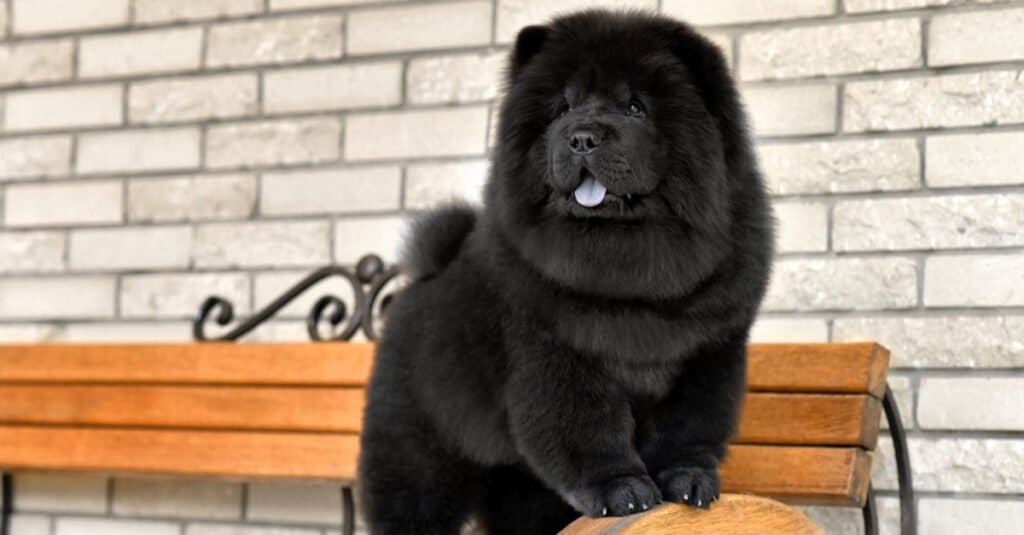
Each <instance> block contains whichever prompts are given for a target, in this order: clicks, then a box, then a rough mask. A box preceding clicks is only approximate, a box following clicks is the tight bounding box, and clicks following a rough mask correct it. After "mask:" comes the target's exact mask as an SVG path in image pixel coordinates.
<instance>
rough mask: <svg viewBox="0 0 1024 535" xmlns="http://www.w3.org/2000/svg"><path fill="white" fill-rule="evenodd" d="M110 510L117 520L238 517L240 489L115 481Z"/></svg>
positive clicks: (224, 484)
mask: <svg viewBox="0 0 1024 535" xmlns="http://www.w3.org/2000/svg"><path fill="white" fill-rule="evenodd" d="M112 510H113V513H114V514H115V515H120V516H150V517H161V518H164V517H174V518H189V519H194V518H215V519H223V520H239V519H241V517H242V485H241V484H240V483H227V482H222V481H209V480H163V479H133V478H119V479H116V480H115V481H114V494H113V505H112Z"/></svg>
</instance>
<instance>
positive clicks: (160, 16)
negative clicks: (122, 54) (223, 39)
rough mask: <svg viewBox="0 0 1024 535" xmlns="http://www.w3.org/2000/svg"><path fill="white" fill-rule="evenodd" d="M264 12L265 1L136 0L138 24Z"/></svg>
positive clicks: (135, 10) (136, 20)
mask: <svg viewBox="0 0 1024 535" xmlns="http://www.w3.org/2000/svg"><path fill="white" fill-rule="evenodd" d="M261 11H263V0H135V9H134V12H135V22H136V23H137V24H162V23H166V22H183V21H191V20H201V19H216V18H222V17H237V16H241V15H250V14H253V13H259V12H261Z"/></svg>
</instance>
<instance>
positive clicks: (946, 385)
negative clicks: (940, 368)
mask: <svg viewBox="0 0 1024 535" xmlns="http://www.w3.org/2000/svg"><path fill="white" fill-rule="evenodd" d="M1021 407H1024V378H1010V377H1006V378H966V377H965V378H946V377H927V378H924V379H922V380H921V387H920V395H919V398H918V405H917V421H918V422H920V423H921V427H923V428H925V429H955V430H968V429H974V430H986V431H1024V412H1021V410H1020V408H1021ZM1022 470H1024V467H1022Z"/></svg>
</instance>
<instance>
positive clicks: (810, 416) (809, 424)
mask: <svg viewBox="0 0 1024 535" xmlns="http://www.w3.org/2000/svg"><path fill="white" fill-rule="evenodd" d="M881 415H882V403H881V402H880V401H879V400H878V399H877V398H874V397H871V396H868V395H864V394H774V393H761V392H751V393H749V394H747V399H746V402H745V403H744V406H743V414H742V416H741V417H740V426H739V435H738V436H737V438H736V440H735V441H734V442H739V443H745V444H803V445H820V446H861V447H863V448H867V449H874V447H875V445H876V444H877V443H878V427H879V423H880V422H881Z"/></svg>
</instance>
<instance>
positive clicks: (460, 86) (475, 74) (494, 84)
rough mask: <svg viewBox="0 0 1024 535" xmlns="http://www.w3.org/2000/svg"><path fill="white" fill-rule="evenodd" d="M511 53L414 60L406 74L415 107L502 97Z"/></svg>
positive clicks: (407, 86)
mask: <svg viewBox="0 0 1024 535" xmlns="http://www.w3.org/2000/svg"><path fill="white" fill-rule="evenodd" d="M507 61H508V52H504V51H502V52H487V53H477V54H452V55H446V56H434V57H428V58H419V59H414V60H412V61H410V62H409V71H408V74H407V75H406V79H407V82H406V98H407V99H408V100H409V102H411V103H413V104H438V103H464V102H476V101H481V100H491V99H493V98H494V97H496V96H497V95H498V89H499V86H500V84H501V77H502V74H503V72H504V69H505V64H506V62H507Z"/></svg>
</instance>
